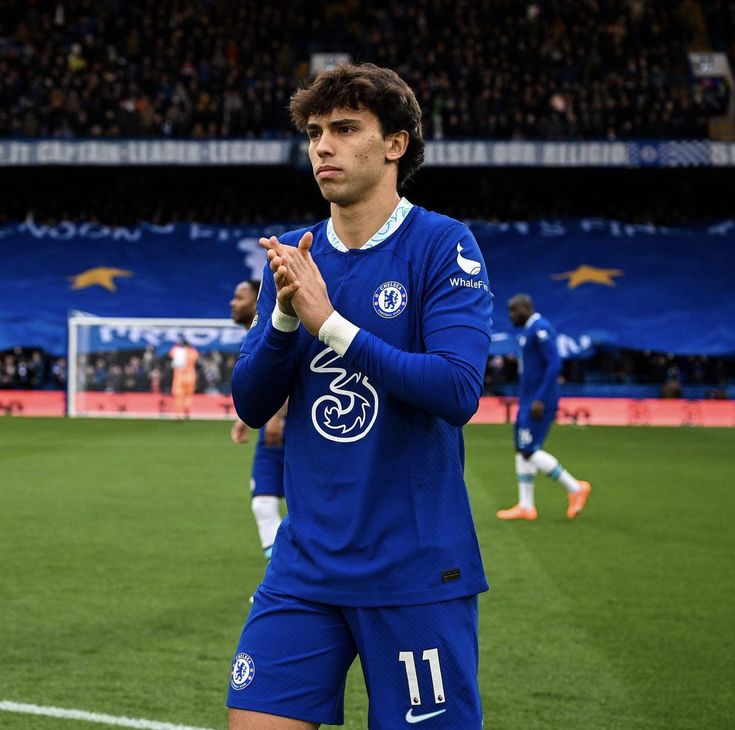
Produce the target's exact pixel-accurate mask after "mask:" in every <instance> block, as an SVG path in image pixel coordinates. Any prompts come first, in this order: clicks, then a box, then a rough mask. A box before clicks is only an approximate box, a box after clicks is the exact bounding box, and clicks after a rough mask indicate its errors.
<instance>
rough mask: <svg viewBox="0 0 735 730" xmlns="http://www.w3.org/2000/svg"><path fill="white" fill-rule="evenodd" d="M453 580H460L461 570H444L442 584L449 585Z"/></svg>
mask: <svg viewBox="0 0 735 730" xmlns="http://www.w3.org/2000/svg"><path fill="white" fill-rule="evenodd" d="M453 580H459V568H450V569H449V570H442V583H449V582H451V581H453Z"/></svg>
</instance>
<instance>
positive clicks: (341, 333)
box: [319, 312, 360, 357]
mask: <svg viewBox="0 0 735 730" xmlns="http://www.w3.org/2000/svg"><path fill="white" fill-rule="evenodd" d="M359 331H360V328H359V327H357V326H356V325H354V324H352V322H350V321H349V320H347V319H345V318H344V317H343V316H342V315H341V314H340V313H339V312H332V313H331V314H330V315H329V317H327V319H326V321H325V322H324V324H323V325H322V326H321V327H320V328H319V339H320V340H321V341H322V342H323V343H324V344H325V345H328V346H329V347H331V348H332V349H333V350H334V351H335V352H336V353H337V354H338V355H339V356H340V357H341V356H343V355H344V354H345V353H346V352H347V350H348V349H349V347H350V345H351V344H352V340H354V339H355V337H356V336H357V333H358V332H359Z"/></svg>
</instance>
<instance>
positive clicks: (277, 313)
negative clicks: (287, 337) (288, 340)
mask: <svg viewBox="0 0 735 730" xmlns="http://www.w3.org/2000/svg"><path fill="white" fill-rule="evenodd" d="M271 323H272V324H273V328H274V329H277V330H278V331H279V332H295V331H296V330H297V329H298V328H299V318H298V317H292V316H291V315H290V314H286V313H285V312H282V311H281V308H280V307H279V306H278V303H276V306H275V307H273V314H272V315H271Z"/></svg>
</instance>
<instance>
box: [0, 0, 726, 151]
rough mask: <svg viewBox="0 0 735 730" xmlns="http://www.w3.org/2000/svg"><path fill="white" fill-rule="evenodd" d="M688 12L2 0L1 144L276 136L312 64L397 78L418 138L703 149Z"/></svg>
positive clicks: (648, 3)
mask: <svg viewBox="0 0 735 730" xmlns="http://www.w3.org/2000/svg"><path fill="white" fill-rule="evenodd" d="M689 5H690V2H687V0H678V1H677V0H564V1H563V2H561V1H558V0H557V1H554V2H540V1H536V0H524V1H517V0H484V1H483V2H478V1H477V0H455V2H453V3H451V4H450V3H441V2H436V1H435V0H417V1H416V2H411V3H395V2H390V1H389V0H371V1H368V0H342V1H341V2H340V1H338V0H333V1H331V2H323V3H314V2H306V0H292V2H289V3H261V2H256V1H255V0H247V1H242V0H169V1H168V2H156V1H155V0H141V1H140V2H136V3H124V2H121V1H120V0H79V1H78V2H64V1H63V0H53V1H51V0H33V1H32V2H27V1H25V0H8V1H7V2H5V3H3V6H4V7H3V13H2V16H1V17H0V137H24V138H34V137H61V138H73V137H109V138H118V137H171V138H228V137H261V136H266V137H268V136H282V135H284V134H290V123H289V120H288V117H287V112H286V106H287V101H288V98H289V96H290V94H291V93H292V92H293V91H294V89H295V88H296V87H297V86H298V84H299V83H300V81H301V80H302V79H303V78H304V77H305V76H306V75H307V74H308V73H309V68H310V65H309V64H310V58H311V55H312V54H313V53H318V52H322V53H347V54H349V55H350V56H351V57H352V58H354V59H357V60H363V61H374V62H376V63H378V64H381V65H388V66H391V67H392V68H395V69H396V70H397V71H398V72H399V73H400V74H401V75H402V76H403V77H404V78H406V80H407V81H408V82H409V83H410V84H411V86H412V87H413V88H414V89H415V91H416V94H417V97H418V100H419V102H420V104H421V106H422V109H423V110H424V113H425V118H424V127H425V136H426V137H427V138H430V139H431V138H433V139H442V138H462V137H477V136H479V137H490V138H497V139H510V138H513V139H529V138H532V139H630V138H645V137H668V138H702V137H706V136H707V114H708V113H711V111H712V110H711V109H709V108H708V103H707V99H706V95H705V93H704V91H703V89H702V87H700V86H698V85H697V84H696V83H694V82H693V80H692V79H691V78H690V75H689V69H688V65H687V57H686V50H687V43H688V42H689V41H690V39H691V37H692V34H693V25H692V20H691V17H690V13H689V12H688V8H689ZM719 5H720V6H722V8H723V10H722V12H721V13H720V14H723V13H725V10H724V8H725V5H724V3H723V2H720V3H719ZM725 14H726V13H725ZM714 17H715V18H717V17H718V16H717V14H715V16H714ZM730 30H732V24H730ZM719 32H720V33H722V32H725V33H727V32H728V30H727V25H724V24H723V25H721V26H720V28H719ZM731 40H732V39H730V41H731Z"/></svg>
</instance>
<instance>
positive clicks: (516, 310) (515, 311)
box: [508, 302, 529, 327]
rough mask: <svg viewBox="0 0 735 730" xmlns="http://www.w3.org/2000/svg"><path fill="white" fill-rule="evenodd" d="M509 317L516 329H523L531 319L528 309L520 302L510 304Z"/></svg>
mask: <svg viewBox="0 0 735 730" xmlns="http://www.w3.org/2000/svg"><path fill="white" fill-rule="evenodd" d="M508 316H509V317H510V321H511V322H512V323H513V326H514V327H522V326H523V325H524V324H526V320H527V319H528V317H529V312H528V308H527V307H526V306H524V305H523V304H521V303H520V302H511V303H510V304H508Z"/></svg>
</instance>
